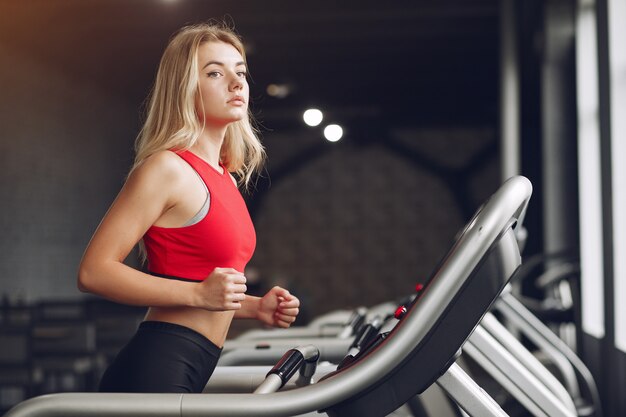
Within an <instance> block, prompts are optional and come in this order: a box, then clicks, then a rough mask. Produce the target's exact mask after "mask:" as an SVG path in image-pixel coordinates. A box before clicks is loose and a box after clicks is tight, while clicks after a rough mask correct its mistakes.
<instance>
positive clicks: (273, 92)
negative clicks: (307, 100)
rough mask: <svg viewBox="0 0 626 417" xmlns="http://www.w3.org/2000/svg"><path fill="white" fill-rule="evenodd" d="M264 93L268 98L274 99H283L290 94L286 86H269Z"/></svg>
mask: <svg viewBox="0 0 626 417" xmlns="http://www.w3.org/2000/svg"><path fill="white" fill-rule="evenodd" d="M265 91H266V92H267V94H268V95H269V96H272V97H276V98H285V97H287V96H288V95H289V93H290V92H291V90H290V89H289V86H288V85H287V84H270V85H268V86H267V88H266V89H265Z"/></svg>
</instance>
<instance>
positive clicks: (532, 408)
mask: <svg viewBox="0 0 626 417" xmlns="http://www.w3.org/2000/svg"><path fill="white" fill-rule="evenodd" d="M463 352H465V353H466V354H467V355H468V356H469V357H471V358H472V359H473V360H474V361H475V362H476V363H478V364H479V365H480V366H481V367H482V368H483V369H484V370H485V371H486V372H487V373H489V374H490V375H491V376H492V377H493V378H494V379H495V380H496V381H498V383H500V384H501V385H502V387H504V388H505V389H506V390H507V391H508V392H509V393H510V394H511V395H512V396H513V397H514V398H515V399H517V400H518V401H519V402H520V403H521V404H522V405H523V406H524V407H525V408H526V409H527V410H528V411H529V412H530V413H531V414H533V415H534V416H536V417H576V412H575V411H572V410H571V409H569V408H568V407H567V406H565V405H564V404H563V402H562V401H561V400H560V399H559V398H557V397H556V396H555V395H554V394H553V393H552V392H551V391H550V390H549V389H548V388H546V387H545V386H544V385H543V384H542V383H541V381H540V380H539V379H538V378H537V377H535V375H533V374H532V373H531V372H530V371H529V370H528V369H527V368H526V367H525V366H524V365H522V364H521V363H520V362H519V361H518V360H517V359H516V358H515V357H514V356H513V354H512V353H511V352H509V351H507V350H506V349H505V348H504V347H503V346H502V345H501V344H500V343H498V341H497V340H496V339H495V338H494V337H493V336H491V335H490V334H489V332H487V331H486V330H485V329H484V328H482V327H481V326H478V327H477V328H476V330H475V331H474V333H473V334H472V336H471V337H470V339H469V340H468V342H467V343H466V344H465V345H464V346H463Z"/></svg>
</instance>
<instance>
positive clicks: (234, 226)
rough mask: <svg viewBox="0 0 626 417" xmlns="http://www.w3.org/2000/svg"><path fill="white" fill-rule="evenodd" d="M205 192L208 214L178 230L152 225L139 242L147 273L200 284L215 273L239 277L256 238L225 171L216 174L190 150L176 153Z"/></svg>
mask: <svg viewBox="0 0 626 417" xmlns="http://www.w3.org/2000/svg"><path fill="white" fill-rule="evenodd" d="M177 155H179V156H180V157H181V158H183V159H184V160H185V161H187V163H188V164H189V165H191V167H192V168H193V169H195V170H196V172H197V173H198V174H199V175H200V177H201V178H202V180H203V181H204V183H205V184H206V186H207V188H208V190H209V196H210V199H211V200H210V207H209V211H208V213H207V214H206V216H204V218H203V219H202V220H200V221H199V222H197V223H195V224H192V225H190V226H183V227H172V228H170V227H159V226H152V227H150V228H149V229H148V231H147V232H146V234H145V235H144V237H143V241H144V244H145V247H146V252H147V258H148V270H149V272H150V273H152V274H154V275H158V276H164V277H168V278H178V279H184V280H191V281H203V280H204V279H205V278H207V277H208V276H209V274H210V273H211V272H213V270H214V269H215V268H234V269H236V270H237V271H240V272H243V270H244V268H245V266H246V264H247V263H248V261H249V260H250V258H251V257H252V254H253V253H254V248H255V246H256V234H255V231H254V225H253V224H252V220H251V219H250V214H249V213H248V208H247V207H246V204H245V202H244V200H243V198H242V196H241V193H240V192H239V190H238V189H237V187H236V186H235V184H234V183H233V180H232V178H231V176H230V174H229V173H228V170H227V169H226V168H225V167H224V166H222V169H223V170H224V172H223V173H220V172H218V171H217V170H216V169H215V168H213V167H212V166H211V165H209V164H208V163H207V162H206V161H204V160H203V159H201V158H199V157H198V156H196V155H194V154H193V153H192V152H190V151H182V152H177Z"/></svg>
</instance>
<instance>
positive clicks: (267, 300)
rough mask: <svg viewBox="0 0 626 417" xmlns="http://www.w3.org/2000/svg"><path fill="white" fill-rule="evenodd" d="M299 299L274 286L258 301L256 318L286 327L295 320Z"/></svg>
mask: <svg viewBox="0 0 626 417" xmlns="http://www.w3.org/2000/svg"><path fill="white" fill-rule="evenodd" d="M298 307H300V300H298V298H297V297H296V296H294V295H291V294H290V293H289V291H287V290H286V289H284V288H281V287H274V288H272V289H271V290H269V291H268V292H267V294H265V295H264V296H263V297H262V298H261V300H260V302H259V310H258V312H257V319H259V320H260V321H261V322H263V323H265V324H269V325H270V326H274V327H283V328H287V327H289V326H291V324H292V323H293V322H294V321H296V316H297V315H298V313H299V312H300V310H299V309H298Z"/></svg>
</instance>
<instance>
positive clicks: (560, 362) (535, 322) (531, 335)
mask: <svg viewBox="0 0 626 417" xmlns="http://www.w3.org/2000/svg"><path fill="white" fill-rule="evenodd" d="M495 308H496V310H497V311H499V312H500V313H502V315H503V316H504V317H505V318H506V320H507V322H508V323H510V324H511V325H512V326H514V327H515V328H517V329H518V330H519V331H521V332H522V333H523V334H524V336H526V337H528V339H529V340H530V341H531V342H532V343H534V344H535V345H536V346H537V347H538V348H539V349H541V350H542V351H543V352H544V353H545V354H546V355H547V356H548V357H549V358H550V360H551V361H552V362H553V364H554V365H555V366H556V367H557V368H558V370H559V372H560V373H561V375H562V376H563V379H564V382H565V388H567V390H568V391H569V393H570V395H571V397H572V398H582V395H581V391H580V385H579V383H578V379H577V377H576V375H577V374H578V375H579V376H580V378H581V379H582V381H583V382H584V384H585V385H586V387H585V388H586V389H587V391H588V396H589V398H588V400H589V401H590V402H591V404H592V406H593V407H594V411H593V416H594V417H601V416H602V405H601V401H600V394H599V391H598V388H597V385H596V383H595V380H594V378H593V375H592V374H591V371H589V368H587V366H586V365H585V364H584V363H583V361H582V360H581V359H580V358H579V357H578V355H576V353H575V352H574V351H572V349H571V348H570V347H569V346H568V345H567V343H565V342H564V341H562V340H561V339H560V338H559V337H558V336H557V335H556V334H555V333H554V332H553V331H552V330H550V328H549V327H548V326H546V325H545V324H544V323H543V322H542V321H541V320H539V319H538V318H537V317H536V316H535V315H534V314H533V313H531V312H530V311H529V310H528V309H527V308H526V307H525V306H524V305H523V304H522V303H521V302H520V301H519V300H518V299H516V298H515V296H513V294H511V293H510V291H508V289H507V288H505V290H504V291H503V293H502V295H501V296H500V298H499V299H498V301H497V302H496V303H495Z"/></svg>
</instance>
